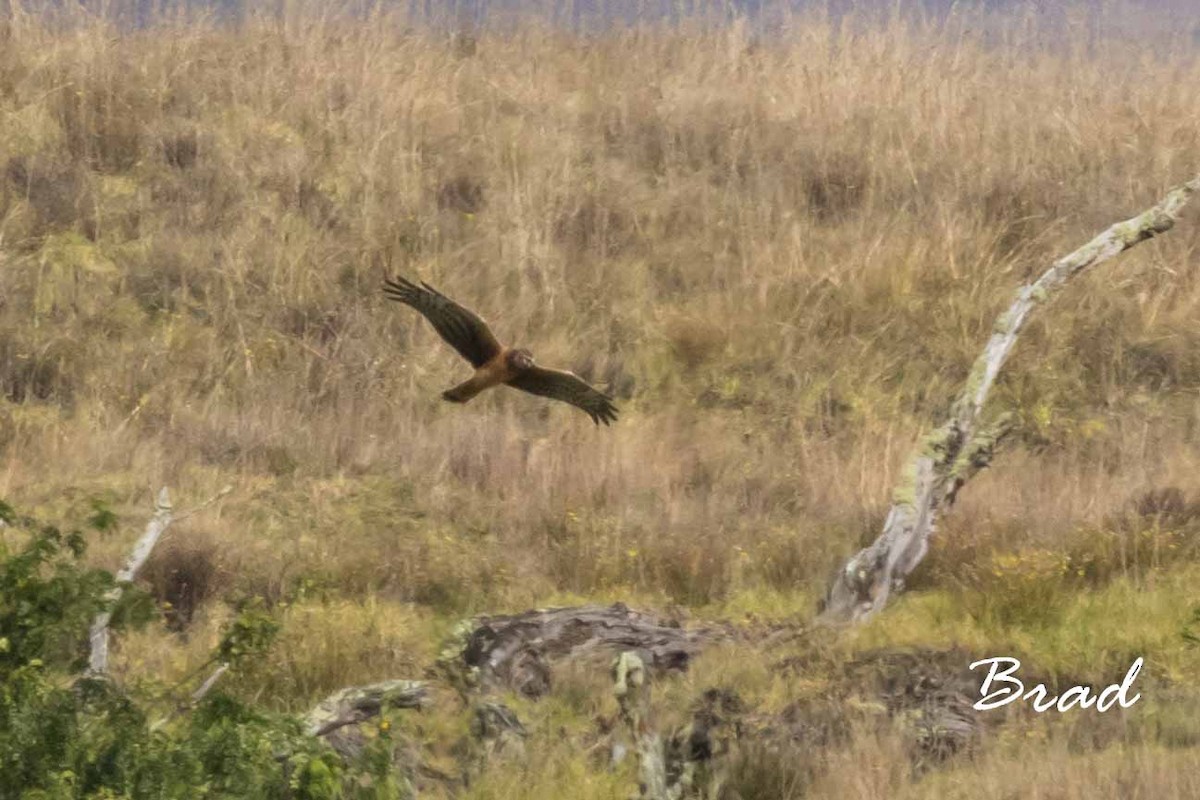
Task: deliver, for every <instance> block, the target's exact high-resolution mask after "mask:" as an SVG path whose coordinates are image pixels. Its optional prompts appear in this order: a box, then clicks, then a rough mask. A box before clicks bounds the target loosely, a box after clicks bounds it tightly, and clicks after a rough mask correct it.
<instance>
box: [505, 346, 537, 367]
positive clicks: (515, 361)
mask: <svg viewBox="0 0 1200 800" xmlns="http://www.w3.org/2000/svg"><path fill="white" fill-rule="evenodd" d="M508 365H509V366H510V367H512V368H513V369H515V370H526V369H529V368H530V367H532V366H533V353H531V352H529V351H528V350H526V349H525V348H523V347H520V348H517V349H516V350H513V351H512V352H511V353H509V354H508Z"/></svg>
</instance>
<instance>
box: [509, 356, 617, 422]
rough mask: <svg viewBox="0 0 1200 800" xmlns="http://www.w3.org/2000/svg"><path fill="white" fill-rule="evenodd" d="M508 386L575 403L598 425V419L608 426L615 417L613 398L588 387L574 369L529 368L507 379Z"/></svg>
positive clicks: (615, 410)
mask: <svg viewBox="0 0 1200 800" xmlns="http://www.w3.org/2000/svg"><path fill="white" fill-rule="evenodd" d="M508 385H509V386H512V387H514V388H516V389H520V390H522V391H525V392H529V393H530V394H536V395H541V396H542V397H550V398H552V399H554V400H562V401H563V402H564V403H570V404H571V405H573V406H578V407H579V408H582V409H583V410H584V411H585V412H587V415H588V416H589V417H591V418H592V422H594V423H596V424H597V425H599V424H600V423H601V422H603V423H604V424H605V425H608V424H609V423H610V422H614V421H616V419H617V407H616V406H614V405H613V402H612V398H611V397H609V396H608V395H606V394H604V393H603V392H601V391H600V390H599V389H596V388H593V387H592V386H590V385H589V384H588V383H587V381H585V380H584V379H583V378H581V377H579V376H578V375H576V374H575V373H574V372H564V371H562V370H557V369H546V368H545V367H531V368H530V369H527V370H525V371H524V372H522V373H521V374H520V375H518V376H517V377H515V378H513V379H512V380H510V381H509V382H508Z"/></svg>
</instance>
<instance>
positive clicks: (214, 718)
mask: <svg viewBox="0 0 1200 800" xmlns="http://www.w3.org/2000/svg"><path fill="white" fill-rule="evenodd" d="M0 519H2V520H3V522H4V524H5V526H6V538H7V539H8V540H10V541H11V540H14V539H15V540H18V541H22V542H23V543H22V544H21V546H20V547H19V548H17V549H15V550H14V551H13V552H9V550H8V548H7V547H5V546H4V545H3V544H0V797H2V798H20V800H67V798H71V799H74V798H96V799H97V800H98V799H99V798H105V800H111V799H112V798H130V800H133V799H134V798H143V797H147V798H149V797H153V798H181V799H182V798H256V799H258V798H289V799H294V800H333V798H342V797H371V798H380V800H383V798H400V797H402V796H404V787H406V786H407V784H406V782H405V781H403V780H397V779H396V778H395V776H393V775H392V772H393V770H394V767H393V759H392V758H391V753H390V751H387V745H388V742H387V741H386V740H384V739H381V740H379V741H377V742H375V743H373V746H371V747H368V748H367V749H366V751H365V752H364V753H363V755H362V756H361V758H360V760H359V762H358V763H354V764H350V765H346V764H344V763H343V761H342V759H341V758H340V757H339V756H338V755H337V754H336V753H334V752H333V750H332V749H330V748H329V747H327V746H326V745H325V743H324V742H323V741H322V740H320V739H317V738H315V737H313V736H310V735H309V734H308V733H307V732H306V731H305V730H304V726H303V724H302V722H301V721H300V720H299V719H296V718H295V717H291V716H287V715H279V714H269V713H262V712H259V711H257V710H255V709H254V708H251V707H249V706H247V705H246V704H244V703H241V702H239V701H238V700H236V699H234V698H232V697H229V696H226V695H222V694H219V693H214V694H210V695H209V696H207V697H205V698H204V699H203V700H202V701H201V702H200V703H199V704H198V705H197V707H196V708H194V709H192V710H191V711H190V713H187V714H172V713H171V712H170V710H169V709H163V708H156V707H155V706H156V700H155V699H153V698H149V697H139V696H137V695H135V694H133V693H131V692H129V691H127V690H125V689H123V688H122V687H120V686H118V685H116V684H115V683H114V682H112V681H111V680H109V679H107V678H93V677H88V676H86V675H84V674H82V673H81V670H82V669H83V667H84V666H85V664H86V654H87V649H86V644H87V631H88V626H89V624H90V622H91V620H92V618H93V617H94V616H95V614H96V613H97V612H99V611H101V610H102V609H103V608H104V607H105V606H106V604H107V603H108V602H110V597H111V596H110V595H109V592H110V591H111V590H112V589H113V588H114V586H115V581H114V579H113V576H112V575H111V574H109V573H108V572H106V571H104V570H99V569H94V568H91V567H88V566H86V565H85V564H84V563H83V562H82V560H81V557H82V556H83V554H84V549H85V537H84V535H83V534H82V533H81V532H79V531H72V532H70V533H66V534H64V533H62V532H61V531H60V530H59V529H58V528H56V527H54V526H52V525H46V524H42V523H39V522H37V521H35V520H32V519H30V518H26V517H20V516H18V515H17V514H16V513H15V512H14V511H13V509H12V508H10V507H9V506H8V505H6V504H3V503H0ZM91 523H92V525H93V527H99V526H100V525H104V526H111V524H112V519H111V517H109V516H108V515H97V516H94V517H93V518H92V520H91ZM152 612H153V606H152V604H150V603H148V602H147V596H146V595H145V594H144V593H143V592H140V591H137V590H136V589H135V588H134V587H126V590H125V591H124V592H123V593H122V599H121V600H120V601H118V607H117V608H115V609H114V614H113V622H112V628H113V629H114V630H120V629H121V628H122V627H127V626H130V625H136V624H140V623H144V622H146V621H147V620H148V619H149V618H150V615H151V613H152ZM277 630H278V623H277V622H275V621H274V620H273V619H272V618H271V617H270V615H269V614H268V613H267V612H265V611H264V610H263V609H262V606H261V604H258V603H254V602H246V603H243V604H242V606H241V607H240V608H239V613H238V614H237V616H236V617H235V619H234V620H233V622H232V623H231V624H230V626H229V628H228V630H227V631H226V633H225V635H224V636H223V637H222V641H221V644H220V645H219V647H218V649H217V651H216V652H215V653H214V656H213V659H212V662H210V663H215V662H218V661H219V662H223V663H227V664H229V665H230V666H231V668H234V669H236V668H237V667H238V666H239V665H240V664H242V663H244V662H245V661H246V660H248V659H254V658H255V657H258V656H261V655H262V654H263V653H264V652H265V651H266V649H267V648H268V647H269V646H270V644H271V641H272V639H273V638H274V634H275V632H276V631H277ZM160 715H161V717H162V720H161V721H159V722H157V723H152V722H151V719H150V717H151V716H160Z"/></svg>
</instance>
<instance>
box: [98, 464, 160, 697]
mask: <svg viewBox="0 0 1200 800" xmlns="http://www.w3.org/2000/svg"><path fill="white" fill-rule="evenodd" d="M170 524H171V496H170V494H168V492H167V487H165V486H164V487H163V488H162V489H160V490H159V492H158V500H157V502H156V503H155V506H154V516H153V517H151V518H150V522H149V524H147V525H146V530H145V532H144V533H143V534H142V535H141V538H139V539H138V540H137V543H136V544H134V546H133V552H132V553H130V554H129V559H128V560H127V561H126V562H125V566H124V567H122V568H121V571H120V572H118V573H117V585H116V586H115V587H113V589H112V591H110V592H109V593H108V596H107V597H106V598H105V600H106V601H107V603H106V606H107V607H106V608H105V609H104V611H101V612H100V613H99V614H97V615H96V618H95V620H93V621H92V627H91V630H90V632H89V635H88V638H89V639H90V641H91V646H92V652H91V657H90V658H89V659H88V670H87V674H88V675H89V676H91V677H98V676H101V675H104V674H105V673H107V672H108V623H109V622H110V621H111V620H112V610H113V607H114V606H115V605H116V604H117V602H118V601H119V600H120V599H121V595H122V594H123V593H124V591H125V589H124V584H126V583H129V582H130V581H132V580H133V579H134V578H136V577H137V574H138V571H139V570H141V568H142V566H143V565H144V564H145V563H146V559H148V558H149V557H150V553H151V552H152V551H153V550H154V545H156V544H157V543H158V540H159V538H160V537H161V536H162V535H163V532H164V531H166V529H167V526H168V525H170Z"/></svg>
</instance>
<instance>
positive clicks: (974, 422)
mask: <svg viewBox="0 0 1200 800" xmlns="http://www.w3.org/2000/svg"><path fill="white" fill-rule="evenodd" d="M1197 191H1200V176H1197V177H1196V178H1194V179H1193V180H1191V181H1190V182H1188V183H1186V184H1184V185H1182V186H1179V187H1176V188H1175V189H1172V190H1171V191H1170V192H1168V193H1167V195H1166V196H1165V197H1164V198H1163V199H1162V200H1161V201H1160V202H1159V203H1158V204H1157V205H1155V206H1154V207H1152V208H1150V209H1148V210H1147V211H1144V212H1142V213H1141V214H1139V215H1137V216H1136V217H1133V218H1132V219H1128V220H1126V221H1124V222H1119V223H1117V224H1116V225H1113V226H1112V227H1110V228H1109V229H1108V230H1106V231H1104V232H1103V233H1101V234H1100V235H1099V236H1097V237H1096V238H1094V239H1092V240H1091V241H1090V242H1088V243H1087V244H1085V245H1084V246H1083V247H1080V248H1079V249H1078V250H1076V251H1075V252H1073V253H1071V254H1069V255H1067V256H1064V257H1063V258H1060V259H1059V260H1058V261H1055V262H1054V264H1052V265H1051V266H1050V268H1049V269H1047V270H1046V271H1045V272H1044V273H1042V275H1041V277H1039V278H1038V279H1037V280H1036V281H1034V282H1032V283H1029V284H1026V285H1025V286H1022V287H1021V288H1020V289H1019V290H1018V291H1017V294H1016V297H1015V298H1014V299H1013V303H1012V305H1011V306H1009V308H1008V309H1007V310H1006V311H1005V312H1004V313H1003V314H1001V315H1000V317H999V319H997V320H996V325H995V327H994V329H993V333H992V336H991V338H990V339H988V342H987V345H986V346H985V347H984V349H983V352H982V353H981V354H980V355H979V358H978V359H976V361H975V365H974V366H973V367H972V369H971V374H970V377H969V378H968V379H967V384H966V386H965V387H963V391H962V393H961V394H960V395H959V397H958V399H957V400H956V401H955V403H954V405H953V406H952V407H951V411H950V419H949V420H947V422H946V423H945V424H944V425H943V426H942V427H940V428H938V429H937V430H936V431H934V432H933V433H931V434H929V435H928V436H927V437H926V438H925V440H924V442H923V443H922V445H921V447H920V449H919V450H918V452H917V454H916V456H915V457H914V458H913V460H912V462H911V464H910V466H909V469H908V470H907V471H906V473H905V477H904V479H903V481H902V482H901V484H900V485H899V486H898V487H896V489H895V492H894V494H893V498H892V507H891V510H890V511H889V512H888V515H887V519H886V521H885V522H884V526H883V532H882V533H881V534H880V535H879V537H878V538H877V539H876V540H875V541H874V542H873V543H872V544H871V545H870V546H868V547H866V548H864V549H863V550H861V551H859V552H858V553H857V554H856V555H855V556H854V557H853V558H851V559H850V560H849V561H848V562H847V563H846V565H845V567H843V568H842V569H841V571H840V572H839V573H838V574H837V576H836V577H835V578H834V581H833V584H832V586H831V587H830V589H829V592H828V594H827V596H826V601H825V608H824V610H823V612H822V615H821V619H822V620H823V621H825V622H832V623H847V622H857V621H860V620H863V619H866V618H868V617H870V616H871V615H873V614H875V613H876V612H878V611H879V610H880V609H882V608H883V607H884V606H885V605H886V604H887V602H888V600H889V599H890V598H891V597H892V595H893V594H895V593H897V592H899V591H902V590H903V587H904V581H905V579H906V578H907V577H908V575H909V574H910V573H911V572H912V571H913V569H914V568H915V567H916V566H917V564H919V563H920V562H921V559H922V558H924V556H925V553H926V551H927V550H928V548H929V538H930V536H932V535H933V532H934V520H935V518H936V515H937V512H938V510H939V509H940V508H942V507H943V506H948V505H950V504H952V503H953V502H954V499H955V496H956V495H957V493H958V490H959V489H960V488H961V487H962V485H963V484H964V483H965V482H966V481H967V480H968V479H969V478H970V477H971V476H972V475H974V474H975V473H976V472H978V471H979V469H981V468H982V467H983V466H985V465H986V464H987V463H988V461H990V459H991V456H992V453H993V452H994V450H995V447H996V445H997V443H998V442H999V441H1000V439H1002V438H1003V437H1004V435H1005V434H1006V432H1007V429H1008V425H1007V424H1000V425H999V426H998V427H995V428H993V429H990V430H987V431H983V432H982V433H981V426H980V420H979V418H980V414H981V412H982V410H983V407H984V404H985V403H986V402H987V398H988V393H989V392H990V391H991V389H992V385H993V384H994V383H995V380H996V376H997V375H998V374H999V372H1000V368H1001V367H1002V366H1003V365H1004V362H1005V361H1006V360H1007V359H1008V356H1009V354H1010V353H1011V352H1012V349H1013V346H1014V345H1015V344H1016V341H1017V336H1018V335H1019V334H1020V333H1021V331H1022V330H1023V329H1024V327H1025V324H1026V322H1027V321H1028V319H1029V315H1030V313H1031V312H1032V311H1033V310H1034V309H1035V308H1037V307H1038V306H1040V305H1043V304H1044V303H1046V302H1047V301H1048V300H1050V299H1051V298H1052V297H1054V295H1056V294H1057V293H1058V292H1059V291H1061V290H1062V288H1063V286H1065V285H1066V283H1067V281H1069V280H1070V279H1071V278H1073V277H1075V276H1076V275H1079V274H1080V273H1082V272H1084V271H1086V270H1087V269H1089V268H1091V267H1093V266H1095V265H1097V264H1099V263H1101V262H1103V261H1107V260H1108V259H1110V258H1112V257H1113V256H1116V255H1118V254H1120V253H1122V252H1124V251H1125V250H1127V249H1129V248H1130V247H1133V246H1134V245H1136V244H1138V243H1139V242H1143V241H1145V240H1147V239H1149V238H1151V237H1153V236H1156V235H1158V234H1160V233H1164V232H1165V231H1168V230H1170V229H1171V228H1172V227H1173V226H1174V224H1175V220H1176V219H1177V218H1178V216H1179V213H1180V212H1181V211H1182V210H1183V208H1184V206H1186V205H1187V203H1188V201H1189V200H1190V199H1191V197H1192V195H1193V194H1195V193H1196V192H1197Z"/></svg>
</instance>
